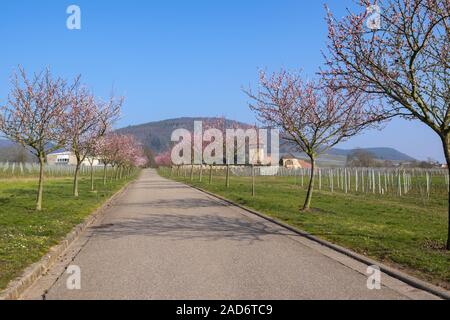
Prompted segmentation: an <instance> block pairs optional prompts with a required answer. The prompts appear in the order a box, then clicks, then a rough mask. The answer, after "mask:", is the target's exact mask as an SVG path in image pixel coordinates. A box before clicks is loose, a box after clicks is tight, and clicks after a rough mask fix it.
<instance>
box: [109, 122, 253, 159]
mask: <svg viewBox="0 0 450 320" xmlns="http://www.w3.org/2000/svg"><path fill="white" fill-rule="evenodd" d="M214 120H220V119H218V118H177V119H169V120H163V121H158V122H150V123H145V124H141V125H137V126H130V127H126V128H122V129H119V130H117V132H119V133H123V134H132V135H134V136H135V137H136V139H138V140H139V141H140V142H141V143H143V144H144V145H145V146H147V147H149V148H150V149H152V150H153V151H154V152H155V153H156V154H158V153H162V152H165V151H167V150H169V149H170V145H171V141H170V137H171V135H172V132H173V131H174V130H177V129H187V130H189V131H193V130H194V121H204V122H211V121H214ZM233 124H236V125H238V126H240V127H247V126H248V124H246V123H242V122H238V121H234V120H226V125H227V127H229V126H232V125H233Z"/></svg>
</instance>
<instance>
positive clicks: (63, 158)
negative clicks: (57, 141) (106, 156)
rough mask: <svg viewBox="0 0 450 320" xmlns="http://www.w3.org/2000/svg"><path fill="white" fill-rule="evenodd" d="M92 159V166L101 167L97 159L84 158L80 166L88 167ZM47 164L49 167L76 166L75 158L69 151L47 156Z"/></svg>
mask: <svg viewBox="0 0 450 320" xmlns="http://www.w3.org/2000/svg"><path fill="white" fill-rule="evenodd" d="M91 159H93V165H94V166H98V165H101V164H102V162H101V160H100V159H98V158H92V157H86V159H85V160H84V161H83V162H82V163H81V165H82V166H90V165H91V163H90V160H91ZM47 163H48V164H49V165H63V166H75V165H76V164H77V158H76V157H75V154H74V153H73V152H70V151H63V152H55V153H51V154H49V155H47Z"/></svg>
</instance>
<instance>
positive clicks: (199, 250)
mask: <svg viewBox="0 0 450 320" xmlns="http://www.w3.org/2000/svg"><path fill="white" fill-rule="evenodd" d="M68 265H75V266H79V267H80V270H81V278H80V279H81V289H80V290H69V289H68V288H67V285H66V282H67V277H68V276H69V275H68V274H66V273H65V268H66V267H67V266H68ZM366 269H367V266H365V265H363V264H361V263H359V262H356V261H354V260H352V259H350V258H348V257H345V256H343V255H341V254H338V253H336V252H334V251H332V250H330V249H327V248H325V247H323V246H320V245H318V244H316V243H314V242H312V241H309V240H307V239H304V238H302V237H300V236H298V235H295V234H293V233H292V232H290V231H288V230H285V229H283V228H281V227H279V226H277V225H275V224H273V223H270V222H267V221H266V220H264V219H262V218H259V217H256V216H254V215H252V214H250V213H248V212H246V211H244V210H242V209H239V208H236V207H233V206H229V205H227V204H224V203H222V202H221V201H219V200H217V199H216V198H213V197H210V196H208V195H205V194H204V193H202V192H200V191H197V190H194V189H192V188H190V187H187V186H185V185H183V184H180V183H176V182H173V181H169V180H166V179H163V178H161V177H159V176H158V175H157V174H156V173H155V172H154V171H152V170H146V171H144V172H143V174H142V176H141V177H140V179H139V180H138V181H136V182H135V183H134V184H133V185H131V186H130V188H129V189H128V190H127V191H126V192H125V193H124V194H123V195H122V196H120V197H119V198H118V200H117V201H116V202H115V204H114V205H112V206H111V207H110V208H109V209H108V210H107V212H106V213H105V214H104V215H103V216H102V218H100V219H99V220H98V221H97V222H96V223H95V224H94V225H92V226H91V227H90V228H89V229H88V230H87V231H86V232H85V233H84V234H83V235H82V236H81V237H80V239H78V240H77V241H76V242H75V243H74V244H73V245H72V246H71V247H70V248H69V250H68V252H67V253H66V254H65V255H64V256H63V257H61V259H60V261H59V262H58V263H57V264H56V265H55V266H54V267H53V268H52V269H51V270H50V272H49V273H48V275H46V276H44V277H43V278H42V279H41V280H39V281H38V282H37V283H36V285H35V286H34V287H32V288H31V289H30V290H29V291H28V292H27V293H26V294H25V295H24V299H39V298H42V297H43V296H44V297H45V299H49V300H50V299H409V298H413V299H432V298H434V297H433V296H432V295H430V294H428V293H425V292H423V291H420V290H416V289H414V288H412V287H410V286H408V285H406V284H404V283H402V282H400V281H397V280H395V279H393V278H390V277H388V276H387V275H384V274H383V275H382V288H381V290H369V289H368V288H367V277H368V276H367V274H366Z"/></svg>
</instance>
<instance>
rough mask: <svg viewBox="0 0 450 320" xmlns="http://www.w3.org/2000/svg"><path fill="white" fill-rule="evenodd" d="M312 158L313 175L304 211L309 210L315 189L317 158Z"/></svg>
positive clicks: (310, 179)
mask: <svg viewBox="0 0 450 320" xmlns="http://www.w3.org/2000/svg"><path fill="white" fill-rule="evenodd" d="M310 159H311V175H310V178H309V185H308V192H307V193H306V199H305V204H304V205H303V211H308V210H309V209H310V207H311V198H312V194H313V190H314V177H315V169H316V159H314V157H310Z"/></svg>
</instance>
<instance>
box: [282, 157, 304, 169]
mask: <svg viewBox="0 0 450 320" xmlns="http://www.w3.org/2000/svg"><path fill="white" fill-rule="evenodd" d="M280 165H281V166H282V167H284V168H287V169H311V164H310V163H309V162H307V161H305V160H303V159H299V158H296V157H294V156H293V155H285V156H283V157H281V160H280Z"/></svg>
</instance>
